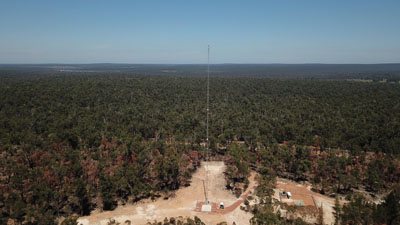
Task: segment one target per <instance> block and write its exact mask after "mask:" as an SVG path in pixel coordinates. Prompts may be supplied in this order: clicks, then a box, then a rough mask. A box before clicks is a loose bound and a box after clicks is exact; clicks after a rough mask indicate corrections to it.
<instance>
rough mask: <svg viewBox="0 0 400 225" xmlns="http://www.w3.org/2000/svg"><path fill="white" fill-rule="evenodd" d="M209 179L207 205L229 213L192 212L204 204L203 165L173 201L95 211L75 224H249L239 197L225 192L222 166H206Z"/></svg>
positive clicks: (253, 182) (171, 199)
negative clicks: (180, 220) (184, 220)
mask: <svg viewBox="0 0 400 225" xmlns="http://www.w3.org/2000/svg"><path fill="white" fill-rule="evenodd" d="M207 167H208V171H209V172H208V176H209V185H208V190H209V192H208V193H209V200H210V201H211V202H215V203H219V202H221V201H222V202H224V204H225V206H226V208H227V209H229V210H223V211H220V212H218V211H217V212H212V213H203V212H196V211H195V209H196V204H197V203H198V202H200V201H204V200H205V196H204V188H203V187H204V186H203V181H204V179H205V176H206V169H205V168H206V163H205V162H203V163H202V165H201V167H200V168H199V169H198V170H197V171H196V172H195V173H194V174H193V177H192V182H191V185H190V186H189V187H183V188H181V189H179V190H178V191H177V192H176V197H174V198H170V199H168V200H164V199H162V198H159V199H156V200H155V201H151V200H143V201H140V202H138V203H136V204H128V205H125V206H119V207H117V208H116V209H115V210H113V211H104V212H100V211H99V210H96V211H94V212H92V214H91V215H90V216H85V217H80V218H79V220H78V222H79V224H83V225H88V224H99V225H103V224H107V222H108V221H109V220H110V219H115V220H116V221H117V222H119V223H121V224H124V222H125V221H127V220H130V221H131V224H138V225H139V224H146V223H147V222H153V221H155V220H157V221H162V220H164V218H165V217H179V216H182V217H194V216H198V217H199V218H200V219H201V220H202V221H203V222H205V223H206V224H210V225H211V224H217V223H219V222H223V221H225V222H227V223H228V224H232V223H233V222H236V224H241V225H242V224H243V225H245V224H249V220H250V218H251V217H252V214H251V213H246V212H245V211H243V210H241V209H240V207H239V205H241V204H243V203H242V202H243V198H242V197H243V196H242V197H240V198H236V197H235V196H234V195H233V194H232V193H231V192H230V191H228V190H227V189H226V188H225V184H226V182H225V178H224V173H223V172H224V171H225V169H226V166H225V164H224V163H223V162H221V161H217V162H208V166H207ZM249 181H250V184H249V188H248V189H247V190H246V192H245V194H248V193H249V191H253V189H254V187H255V185H256V184H255V173H252V174H251V176H250V178H249Z"/></svg>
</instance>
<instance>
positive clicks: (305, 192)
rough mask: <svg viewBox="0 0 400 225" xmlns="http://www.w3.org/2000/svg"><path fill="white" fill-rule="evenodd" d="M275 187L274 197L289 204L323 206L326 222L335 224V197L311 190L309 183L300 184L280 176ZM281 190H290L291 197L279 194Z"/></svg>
mask: <svg viewBox="0 0 400 225" xmlns="http://www.w3.org/2000/svg"><path fill="white" fill-rule="evenodd" d="M276 187H277V188H276V189H275V195H274V198H276V199H279V200H281V201H282V202H285V203H287V204H288V205H294V204H295V201H296V202H299V201H300V202H301V203H302V204H303V205H304V206H306V207H318V208H321V207H322V212H323V219H324V224H333V223H334V222H335V218H334V215H333V212H334V210H333V207H334V205H335V199H334V198H330V197H327V196H324V195H321V194H319V193H316V192H313V191H311V186H310V185H307V184H300V183H297V182H294V181H291V180H287V179H283V178H278V179H277V185H276ZM280 191H285V192H290V193H291V195H292V196H291V197H290V199H288V198H287V196H281V197H280V196H279V192H280Z"/></svg>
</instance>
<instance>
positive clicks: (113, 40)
mask: <svg viewBox="0 0 400 225" xmlns="http://www.w3.org/2000/svg"><path fill="white" fill-rule="evenodd" d="M399 10H400V2H398V1H392V0H384V1H379V2H378V1H376V2H375V1H361V0H355V1H351V2H349V1H343V0H341V1H332V2H325V1H323V2H321V1H311V0H307V1H302V2H301V3H299V2H298V1H285V2H272V1H252V2H247V1H227V0H221V1H218V2H215V1H201V2H197V1H196V2H194V1H151V2H150V1H122V2H108V1H85V2H81V1H76V0H74V1H65V2H59V1H57V2H55V1H46V0H38V1H32V2H19V1H11V0H5V1H2V2H1V3H0V29H1V30H2V36H1V37H0V64H11V63H12V64H87V63H129V64H202V63H206V62H207V45H208V44H210V45H211V62H212V63H232V64H382V63H398V62H400V54H399V52H400V42H399V41H398V40H400V25H399V22H398V21H400V14H399V13H398V12H399Z"/></svg>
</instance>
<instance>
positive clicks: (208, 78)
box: [206, 45, 210, 205]
mask: <svg viewBox="0 0 400 225" xmlns="http://www.w3.org/2000/svg"><path fill="white" fill-rule="evenodd" d="M209 106H210V45H208V54H207V129H206V204H207V205H208V204H209V200H208V148H209V141H208V116H209V115H208V114H209V111H210V107H209Z"/></svg>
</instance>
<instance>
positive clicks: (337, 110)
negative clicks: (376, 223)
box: [0, 70, 400, 224]
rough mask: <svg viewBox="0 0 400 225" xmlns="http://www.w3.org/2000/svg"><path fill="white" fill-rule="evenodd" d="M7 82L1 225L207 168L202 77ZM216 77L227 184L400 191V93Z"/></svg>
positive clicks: (112, 75) (84, 75)
mask: <svg viewBox="0 0 400 225" xmlns="http://www.w3.org/2000/svg"><path fill="white" fill-rule="evenodd" d="M1 73H2V75H0V96H1V97H0V223H1V224H4V223H7V221H10V220H12V221H14V222H16V223H22V222H25V223H30V224H51V223H54V222H55V221H56V219H57V218H58V217H60V216H64V217H68V216H70V215H72V214H78V215H88V214H89V213H90V212H91V210H93V209H95V208H99V207H101V208H103V209H104V210H112V209H114V208H115V207H116V206H117V204H125V203H127V202H133V201H138V200H140V199H143V198H156V197H159V196H161V195H167V194H168V193H169V192H170V191H174V190H176V189H178V188H179V187H180V186H183V185H189V183H190V178H191V174H192V173H193V172H194V171H195V170H196V168H197V167H198V166H199V163H200V161H201V160H202V159H203V158H204V149H203V147H202V146H203V145H202V143H204V140H205V115H206V111H205V108H206V107H205V104H206V78H205V77H204V76H183V75H141V74H140V73H128V72H126V73H125V72H118V73H117V72H96V73H93V72H69V73H63V72H49V71H46V72H43V73H40V72H30V73H28V72H18V73H19V74H16V72H9V71H5V70H4V71H2V72H1ZM378 77H379V76H378ZM394 77H396V76H394ZM211 79H212V81H211V86H210V103H211V105H210V137H211V138H210V144H211V150H212V157H214V158H218V159H223V160H225V161H226V162H227V164H228V165H229V166H228V171H227V174H226V175H227V186H232V187H234V184H235V183H236V182H246V179H247V178H246V177H247V176H248V173H249V170H250V169H254V170H257V171H258V172H259V173H260V174H261V175H262V177H261V181H260V182H261V183H262V182H263V180H262V179H264V182H265V185H266V186H267V184H268V179H270V178H271V177H275V176H276V175H278V176H283V177H288V178H290V179H294V180H307V181H310V182H312V183H313V184H314V186H315V188H316V189H317V190H318V191H320V192H321V193H326V194H329V193H348V192H350V191H351V190H352V189H354V188H360V187H363V188H365V189H366V190H369V191H372V192H385V193H386V192H388V191H390V190H391V189H392V188H393V187H394V186H395V185H396V184H398V183H399V182H400V84H399V83H397V82H394V83H378V82H372V83H366V82H354V81H348V80H344V79H308V78H304V77H301V78H276V77H275V78H274V77H268V78H267V77H240V76H232V77H231V76H213V77H212V78H211ZM260 188H261V189H262V187H261V186H260ZM268 190H269V189H268ZM268 190H267V189H266V190H260V193H262V192H268ZM258 216H259V215H258Z"/></svg>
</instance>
